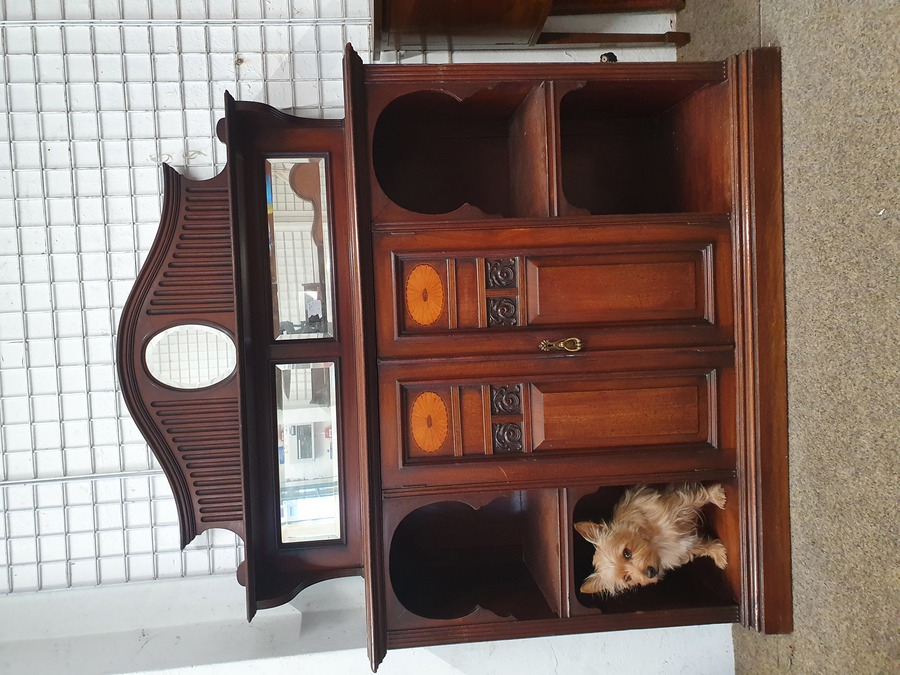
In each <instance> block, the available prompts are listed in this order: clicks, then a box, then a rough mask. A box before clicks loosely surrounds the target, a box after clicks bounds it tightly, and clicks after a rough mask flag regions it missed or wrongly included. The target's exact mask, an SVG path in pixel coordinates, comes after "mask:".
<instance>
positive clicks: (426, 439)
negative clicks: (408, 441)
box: [409, 391, 450, 452]
mask: <svg viewBox="0 0 900 675" xmlns="http://www.w3.org/2000/svg"><path fill="white" fill-rule="evenodd" d="M409 426H410V429H411V430H412V435H413V440H414V441H415V442H416V445H418V446H419V447H420V448H421V449H422V450H424V451H425V452H437V451H438V450H440V449H441V446H442V445H443V444H444V441H445V440H446V439H447V432H448V431H449V428H450V425H449V421H448V419H447V406H445V405H444V400H443V399H442V398H441V397H440V396H438V395H437V394H435V393H434V392H433V391H423V392H422V393H421V394H419V395H418V396H416V400H415V401H413V404H412V412H411V413H410V415H409Z"/></svg>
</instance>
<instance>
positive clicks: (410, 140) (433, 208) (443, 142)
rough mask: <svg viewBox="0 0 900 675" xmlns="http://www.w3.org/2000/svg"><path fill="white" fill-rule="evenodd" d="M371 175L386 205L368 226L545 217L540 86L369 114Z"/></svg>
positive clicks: (426, 95)
mask: <svg viewBox="0 0 900 675" xmlns="http://www.w3.org/2000/svg"><path fill="white" fill-rule="evenodd" d="M372 167H373V170H374V174H375V181H374V187H375V188H377V189H380V190H381V192H382V193H383V196H384V197H386V198H387V199H386V203H385V204H383V205H382V208H381V209H378V208H376V209H375V211H374V214H375V218H376V220H386V219H391V218H393V219H397V220H409V219H410V218H416V219H420V220H421V219H422V216H423V215H425V216H429V215H431V216H436V215H440V216H442V217H444V218H445V219H446V218H457V219H459V218H478V217H484V216H502V217H535V218H539V217H547V216H548V215H550V211H549V210H550V196H549V173H550V172H549V168H548V153H547V96H546V88H545V85H544V84H543V83H534V82H504V83H498V84H495V85H493V86H485V88H480V89H478V90H477V91H474V92H473V93H468V94H463V93H462V92H460V93H459V94H456V93H451V92H449V91H447V90H446V89H419V90H414V91H410V92H408V93H405V94H403V95H400V96H397V97H396V98H394V99H393V100H392V101H390V102H389V103H388V104H387V105H385V107H384V108H383V109H382V110H381V111H380V112H378V113H377V120H376V122H375V127H374V131H373V138H372ZM392 207H394V208H392ZM397 207H399V208H397Z"/></svg>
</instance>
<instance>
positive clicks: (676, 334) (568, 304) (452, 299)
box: [375, 214, 734, 358]
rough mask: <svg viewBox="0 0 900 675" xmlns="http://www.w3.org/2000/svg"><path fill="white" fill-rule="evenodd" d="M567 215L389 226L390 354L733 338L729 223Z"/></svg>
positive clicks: (380, 282)
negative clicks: (539, 222)
mask: <svg viewBox="0 0 900 675" xmlns="http://www.w3.org/2000/svg"><path fill="white" fill-rule="evenodd" d="M560 222H561V223H562V222H565V223H566V225H562V224H561V225H560V226H550V227H547V226H544V227H539V226H535V225H534V224H533V223H530V222H529V221H522V222H521V223H520V226H518V227H509V226H508V221H507V222H506V223H496V222H494V223H489V224H485V225H484V226H483V227H480V228H479V229H465V228H457V229H454V230H452V231H448V230H443V229H441V230H427V231H423V232H404V233H400V234H383V233H377V234H376V236H375V250H376V253H375V256H376V257H375V285H376V294H377V297H378V300H379V302H378V307H379V310H380V314H379V317H378V319H379V320H378V352H379V356H380V357H382V358H385V357H387V358H391V357H421V356H434V355H464V354H479V353H480V354H497V355H505V354H534V355H537V354H540V351H539V345H540V343H541V341H542V340H549V341H551V342H552V341H557V340H561V339H564V338H567V337H577V338H579V339H580V340H581V341H582V347H581V348H582V350H585V351H593V350H597V349H620V348H640V347H669V346H680V345H713V344H731V343H732V342H733V333H734V330H733V318H732V314H733V304H732V303H733V299H732V276H731V264H732V262H731V241H730V223H729V220H728V218H726V217H724V216H715V215H705V214H700V215H695V216H691V215H678V216H641V217H630V218H584V219H580V220H579V219H569V220H566V221H560Z"/></svg>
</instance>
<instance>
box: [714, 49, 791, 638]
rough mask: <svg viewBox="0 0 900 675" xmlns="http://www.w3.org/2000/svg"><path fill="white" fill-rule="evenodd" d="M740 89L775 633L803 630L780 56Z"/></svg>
mask: <svg viewBox="0 0 900 675" xmlns="http://www.w3.org/2000/svg"><path fill="white" fill-rule="evenodd" d="M729 68H730V70H731V72H732V79H733V81H734V82H735V93H734V99H735V104H736V110H737V123H736V125H735V133H736V137H735V146H734V151H735V155H736V160H735V163H736V165H737V167H738V170H737V172H736V174H737V175H736V176H735V183H736V190H735V193H736V198H735V213H736V215H737V218H736V222H735V226H736V230H737V231H736V236H737V237H739V238H740V241H741V246H740V249H739V251H740V256H739V257H738V258H737V259H736V261H735V274H736V279H737V284H736V287H737V289H739V293H738V296H737V297H738V303H737V305H736V311H737V317H738V319H737V325H738V326H739V330H738V337H739V341H738V348H739V351H738V355H739V360H738V377H739V379H738V383H739V387H740V389H739V391H740V392H741V397H740V398H741V402H742V410H741V415H742V418H743V421H744V423H743V428H742V437H741V438H740V439H739V447H740V450H741V452H740V461H741V470H742V472H743V474H744V476H745V479H744V485H743V490H744V491H743V495H742V497H743V498H744V499H745V500H746V502H747V522H746V525H745V526H746V528H747V529H746V532H747V538H748V542H747V553H748V560H747V569H746V572H745V581H746V582H747V594H748V602H747V612H746V613H745V615H744V617H743V620H744V622H745V623H746V624H747V625H749V626H752V627H754V628H756V629H757V630H760V631H762V632H766V633H786V632H790V631H791V630H792V627H793V619H792V605H791V556H790V550H791V547H790V544H791V540H790V506H789V496H788V494H789V491H788V488H789V483H788V430H787V372H786V370H787V367H786V366H787V355H786V345H785V297H784V226H783V222H782V212H783V206H782V201H783V197H782V179H781V146H782V143H781V140H782V136H781V93H780V92H781V55H780V51H779V50H778V49H777V48H775V47H772V48H764V49H758V50H752V51H750V52H745V53H744V54H742V55H740V56H739V57H735V58H732V59H731V60H730V61H729Z"/></svg>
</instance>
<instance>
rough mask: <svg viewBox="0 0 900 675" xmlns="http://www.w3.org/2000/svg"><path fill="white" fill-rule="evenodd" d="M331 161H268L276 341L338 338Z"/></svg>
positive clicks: (288, 158) (293, 158)
mask: <svg viewBox="0 0 900 675" xmlns="http://www.w3.org/2000/svg"><path fill="white" fill-rule="evenodd" d="M326 168H327V167H326V159H325V157H321V156H318V157H317V156H309V157H278V158H269V159H266V207H267V218H268V224H269V255H270V263H269V264H270V267H271V277H272V305H273V307H272V312H273V316H274V333H275V339H276V340H296V339H304V338H329V337H334V308H333V304H334V303H333V300H332V295H333V292H334V277H333V264H332V259H331V224H330V222H329V213H328V191H327V180H326V177H327V173H326Z"/></svg>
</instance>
